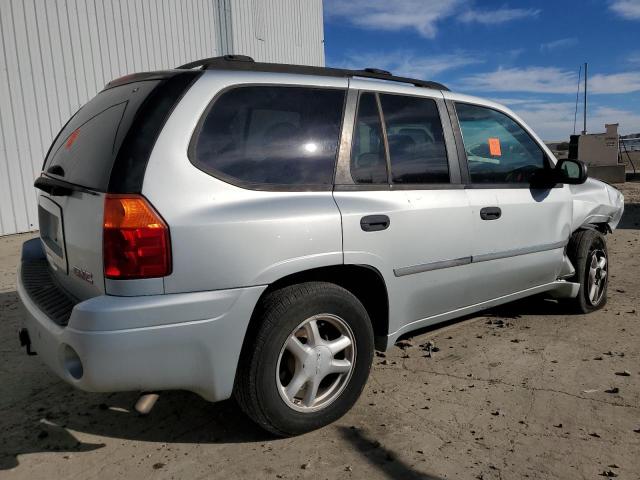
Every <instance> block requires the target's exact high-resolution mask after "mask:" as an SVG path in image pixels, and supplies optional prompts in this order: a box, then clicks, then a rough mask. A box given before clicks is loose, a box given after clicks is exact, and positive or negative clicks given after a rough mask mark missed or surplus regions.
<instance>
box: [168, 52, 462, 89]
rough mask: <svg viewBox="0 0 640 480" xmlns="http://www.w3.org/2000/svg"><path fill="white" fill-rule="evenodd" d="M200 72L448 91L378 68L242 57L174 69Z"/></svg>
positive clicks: (215, 59) (209, 60) (218, 58)
mask: <svg viewBox="0 0 640 480" xmlns="http://www.w3.org/2000/svg"><path fill="white" fill-rule="evenodd" d="M194 68H197V69H200V70H232V71H244V72H247V71H250V72H265V73H290V74H295V75H315V76H324V77H341V78H353V77H359V78H368V79H376V80H384V81H389V82H398V83H405V84H411V85H414V86H416V87H424V88H431V89H434V90H441V91H448V90H449V89H448V88H447V87H446V86H445V85H443V84H441V83H438V82H434V81H431V80H421V79H417V78H409V77H402V76H397V75H393V74H392V73H391V72H388V71H386V70H381V69H377V68H364V69H362V70H352V69H343V68H330V67H314V66H309V65H289V64H282V63H263V62H256V61H254V60H253V59H252V58H251V57H247V56H244V55H224V56H222V57H211V58H204V59H201V60H196V61H194V62H190V63H187V64H184V65H181V66H179V67H177V69H179V70H185V69H194Z"/></svg>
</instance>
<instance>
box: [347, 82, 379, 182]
mask: <svg viewBox="0 0 640 480" xmlns="http://www.w3.org/2000/svg"><path fill="white" fill-rule="evenodd" d="M351 177H352V178H353V181H354V182H356V183H387V182H388V176H387V160H386V157H385V153H384V143H383V141H382V124H381V123H380V115H379V113H378V104H377V102H376V97H375V94H373V93H363V94H362V95H360V102H359V104H358V114H357V117H356V124H355V128H354V132H353V145H352V148H351Z"/></svg>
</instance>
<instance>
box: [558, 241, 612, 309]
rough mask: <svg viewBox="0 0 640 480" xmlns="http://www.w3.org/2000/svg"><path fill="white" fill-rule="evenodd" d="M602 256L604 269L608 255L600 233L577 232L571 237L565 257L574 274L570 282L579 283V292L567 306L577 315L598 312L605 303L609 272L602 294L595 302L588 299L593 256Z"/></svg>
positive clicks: (607, 264) (607, 261) (607, 262)
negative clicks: (569, 261)
mask: <svg viewBox="0 0 640 480" xmlns="http://www.w3.org/2000/svg"><path fill="white" fill-rule="evenodd" d="M602 254H604V257H605V259H606V267H607V269H606V270H608V266H609V254H608V252H607V242H606V240H605V238H604V235H602V234H601V233H600V232H598V231H596V230H579V231H577V232H576V233H574V234H573V235H572V236H571V239H570V240H569V245H568V246H567V255H568V256H569V260H571V263H573V266H574V268H575V269H576V273H575V275H574V276H573V278H571V279H570V281H572V282H575V283H579V284H580V290H579V292H578V296H577V297H576V298H573V299H571V300H570V301H569V304H570V305H571V306H572V307H573V309H574V310H575V311H576V312H578V313H589V312H593V311H595V310H599V309H600V308H602V307H604V306H605V305H606V303H607V288H608V283H609V282H608V279H609V272H608V271H606V273H607V275H606V277H605V279H604V285H603V286H602V290H601V291H602V293H601V295H598V298H596V301H592V299H591V298H590V297H589V271H590V268H591V262H592V259H593V257H594V255H596V256H599V255H602Z"/></svg>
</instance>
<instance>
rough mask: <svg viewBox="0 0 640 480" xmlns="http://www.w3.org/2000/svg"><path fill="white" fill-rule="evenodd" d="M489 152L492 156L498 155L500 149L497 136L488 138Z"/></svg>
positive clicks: (500, 153) (499, 154)
mask: <svg viewBox="0 0 640 480" xmlns="http://www.w3.org/2000/svg"><path fill="white" fill-rule="evenodd" d="M489 153H490V154H491V156H492V157H500V156H501V155H502V152H501V151H500V139H499V138H490V139H489Z"/></svg>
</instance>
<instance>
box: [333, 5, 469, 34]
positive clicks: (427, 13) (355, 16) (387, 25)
mask: <svg viewBox="0 0 640 480" xmlns="http://www.w3.org/2000/svg"><path fill="white" fill-rule="evenodd" d="M466 1H467V0H430V1H429V2H424V1H423V0H403V1H401V2H394V1H390V0H348V1H347V0H325V7H324V8H325V12H326V14H327V16H328V17H329V18H331V17H336V18H340V19H342V20H346V21H348V22H349V23H352V24H353V25H356V26H359V27H363V28H368V29H374V30H391V31H396V30H403V29H407V28H410V29H414V30H416V31H417V32H418V33H419V34H420V35H422V36H423V37H427V38H433V37H435V36H436V32H437V28H436V24H437V23H438V22H439V21H440V20H442V19H444V18H447V17H449V16H451V15H453V14H454V13H455V11H456V10H457V8H458V7H459V6H460V5H462V4H463V3H466Z"/></svg>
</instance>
